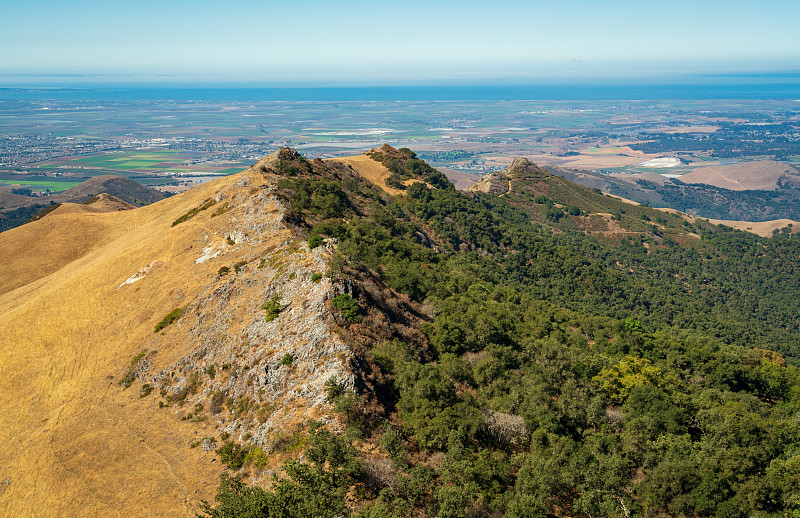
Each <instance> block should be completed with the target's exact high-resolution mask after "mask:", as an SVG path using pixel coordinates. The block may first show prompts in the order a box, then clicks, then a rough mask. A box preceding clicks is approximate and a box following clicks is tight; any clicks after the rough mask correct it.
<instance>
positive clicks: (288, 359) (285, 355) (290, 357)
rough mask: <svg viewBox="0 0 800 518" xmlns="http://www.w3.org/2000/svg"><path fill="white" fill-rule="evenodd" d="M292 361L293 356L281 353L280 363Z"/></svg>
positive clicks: (289, 363) (290, 362)
mask: <svg viewBox="0 0 800 518" xmlns="http://www.w3.org/2000/svg"><path fill="white" fill-rule="evenodd" d="M293 361H294V356H292V355H291V354H290V353H286V354H284V355H283V358H281V365H291V364H292V362H293Z"/></svg>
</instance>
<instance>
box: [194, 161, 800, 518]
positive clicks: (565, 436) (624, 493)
mask: <svg viewBox="0 0 800 518" xmlns="http://www.w3.org/2000/svg"><path fill="white" fill-rule="evenodd" d="M383 153H384V154H383V155H382V156H380V157H378V158H380V159H382V160H392V161H394V169H393V171H395V174H397V175H398V176H399V177H402V178H404V177H407V176H410V175H414V174H418V173H419V172H421V177H422V178H424V179H426V180H427V181H428V183H429V184H432V185H436V184H434V183H433V182H432V181H431V179H434V180H435V179H436V176H434V175H431V173H430V172H429V171H428V170H427V169H425V168H423V167H422V166H419V165H417V164H416V162H417V161H418V160H417V159H416V157H415V155H414V154H413V153H412V152H410V151H408V150H398V151H396V152H395V151H394V150H391V151H386V150H384V152H383ZM386 155H388V156H386ZM296 162H297V163H296V164H288V165H286V166H285V167H281V168H280V169H281V170H282V171H290V172H291V173H290V174H286V175H285V178H284V179H282V180H281V181H280V183H279V187H280V192H281V193H282V194H283V195H284V196H286V198H287V200H288V202H289V204H290V206H291V209H292V213H293V215H292V217H291V220H292V221H294V222H295V223H296V224H297V225H299V226H300V231H301V232H307V233H308V235H309V236H310V238H311V239H318V238H315V237H314V236H327V237H335V238H337V239H338V240H339V245H338V251H337V256H336V257H335V259H334V261H333V262H332V267H331V271H330V272H329V275H331V276H332V277H337V276H342V275H348V276H352V277H354V278H356V279H357V278H358V276H359V272H365V271H369V272H371V273H370V275H374V276H377V277H379V278H380V279H381V280H382V282H384V283H386V284H387V285H388V286H390V287H391V288H393V289H395V290H397V291H398V292H400V293H403V294H405V295H406V296H407V297H408V298H409V299H410V300H412V301H416V302H417V303H419V304H420V305H421V306H420V307H424V308H426V313H427V314H428V315H429V318H428V320H427V321H426V322H424V323H423V324H422V325H421V331H422V332H423V333H424V335H425V339H426V341H427V344H428V346H427V348H414V347H412V346H411V345H410V344H407V343H403V342H402V341H400V340H397V339H395V340H389V341H386V342H383V343H381V344H379V345H377V346H375V347H373V348H372V349H371V350H370V351H369V352H368V353H367V357H366V358H365V362H368V363H370V364H372V365H375V366H376V369H378V370H379V372H380V376H379V377H377V378H376V379H378V380H379V385H380V386H379V387H377V390H375V392H374V393H372V394H366V393H364V394H355V393H350V392H348V391H346V390H343V389H341V388H340V387H339V386H338V385H337V383H336V380H329V384H328V386H329V398H330V401H331V403H332V404H333V405H334V408H335V409H336V411H337V412H339V413H340V414H341V416H342V420H343V422H346V423H347V431H346V432H345V433H344V434H342V435H334V434H332V433H330V432H328V431H326V430H325V429H324V428H322V427H320V426H319V425H317V424H315V423H310V424H309V430H308V432H309V439H308V442H307V449H306V452H305V459H304V461H303V462H290V463H288V464H287V465H286V466H285V467H284V470H285V474H286V476H283V477H279V478H277V479H276V480H275V483H274V484H272V486H270V488H269V489H268V490H264V489H261V488H259V487H255V486H253V487H251V486H248V485H247V484H246V483H245V482H244V481H243V479H242V477H241V474H242V472H243V470H244V471H246V470H248V469H254V467H253V466H249V467H248V466H247V465H246V463H245V465H244V467H243V468H242V467H241V466H242V464H237V465H236V466H234V467H235V468H236V469H232V471H234V473H233V474H232V475H226V476H224V477H223V479H222V482H221V484H220V488H219V493H218V495H217V499H216V501H215V502H213V503H209V504H207V505H206V507H205V509H204V512H203V514H204V515H205V516H213V517H220V518H221V517H232V516H244V517H257V516H276V517H278V516H279V517H295V516H298V517H299V516H324V517H334V516H358V517H364V518H383V517H395V516H397V517H400V516H431V517H433V516H436V517H478V516H485V517H495V516H498V517H499V516H511V517H544V516H587V517H591V516H731V517H735V516H737V517H738V516H741V517H744V516H781V517H782V516H797V515H800V419H798V417H797V416H798V415H800V414H798V412H799V411H800V379H799V378H798V371H797V367H796V365H797V363H798V359H800V348H799V347H798V345H800V341H798V338H799V337H800V327H799V326H800V317H799V315H800V297H798V293H800V238H798V237H797V236H796V235H793V234H791V233H790V232H788V230H786V231H784V232H781V233H779V234H778V235H776V236H774V237H772V238H770V239H765V238H761V237H758V236H755V235H752V234H748V233H743V232H740V231H735V230H732V229H729V228H725V227H715V226H712V225H708V224H697V225H689V224H688V223H686V222H684V221H683V220H682V219H681V218H678V217H676V216H672V215H668V214H664V213H662V212H659V211H656V210H653V209H650V208H648V207H644V206H631V205H624V206H623V205H621V204H620V203H619V202H618V201H616V200H614V199H612V198H609V197H607V196H604V195H602V194H599V193H597V192H595V191H592V190H590V189H587V188H584V187H581V186H578V185H576V184H572V183H570V182H567V181H565V180H563V179H562V178H559V177H557V176H554V175H551V174H549V173H547V172H546V171H543V170H540V169H538V168H527V169H522V170H519V171H512V172H511V175H512V188H511V190H510V191H509V193H507V194H506V195H504V196H502V197H497V196H492V195H487V194H481V193H478V194H474V195H473V194H465V193H462V192H458V191H456V190H455V189H452V188H448V186H445V185H442V186H441V188H429V187H427V186H426V185H425V184H422V183H413V184H411V185H410V186H409V187H408V188H407V190H406V194H405V195H402V196H396V197H389V196H387V195H385V194H384V193H382V192H381V191H379V190H378V189H377V188H375V187H374V186H372V185H370V184H368V183H366V182H363V181H361V180H360V179H359V178H358V177H356V176H353V175H351V176H348V175H346V174H344V173H342V171H335V172H332V171H330V170H328V169H327V168H326V167H325V166H324V165H323V164H322V162H320V161H314V162H305V161H304V160H303V159H302V158H300V157H298V158H297V159H296ZM597 213H610V214H612V219H613V221H614V222H615V223H616V224H617V225H619V228H620V229H622V230H621V231H620V232H618V233H617V234H616V235H614V236H611V237H609V236H608V235H606V234H597V233H593V232H592V229H593V228H595V227H594V226H593V225H596V224H597V222H598V219H597V216H596V214H597ZM354 297H355V298H354V299H353V300H352V301H350V300H348V301H344V302H343V303H342V304H341V307H346V308H347V311H349V312H350V313H351V314H353V315H356V316H358V309H359V306H360V305H361V306H364V305H366V304H367V300H368V299H367V298H366V297H365V296H364V295H363V294H359V293H358V292H355V293H354ZM337 307H339V306H338V305H337ZM347 321H348V324H346V325H347V326H350V327H351V328H352V330H354V331H355V330H356V329H357V327H358V326H359V325H362V324H360V323H359V322H360V319H358V318H354V319H350V318H349V317H348V318H347ZM376 398H377V399H379V403H380V405H375V404H370V402H372V403H374V400H375V399H376ZM375 408H378V409H382V410H377V411H376V410H374V409H375ZM366 444H371V445H377V448H378V451H379V453H378V454H375V453H372V454H368V453H365V452H367V451H370V450H369V448H365V447H364V445H366Z"/></svg>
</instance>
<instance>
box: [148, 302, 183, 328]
mask: <svg viewBox="0 0 800 518" xmlns="http://www.w3.org/2000/svg"><path fill="white" fill-rule="evenodd" d="M182 313H183V310H182V309H181V308H175V309H173V310H172V311H170V312H169V313H167V316H165V317H164V318H162V319H161V322H159V323H158V324H156V328H155V330H154V331H153V332H154V333H158V332H159V331H161V330H162V329H164V328H165V327H167V326H168V325H171V324H174V323H175V321H176V320H178V319H179V318H180V317H181V314H182Z"/></svg>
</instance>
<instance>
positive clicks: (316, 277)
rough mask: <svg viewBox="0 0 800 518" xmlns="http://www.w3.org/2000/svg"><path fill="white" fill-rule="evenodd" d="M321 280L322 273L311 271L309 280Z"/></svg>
mask: <svg viewBox="0 0 800 518" xmlns="http://www.w3.org/2000/svg"><path fill="white" fill-rule="evenodd" d="M321 280H322V274H321V273H312V274H311V282H319V281H321Z"/></svg>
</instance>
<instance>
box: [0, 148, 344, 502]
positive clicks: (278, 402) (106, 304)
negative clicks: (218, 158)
mask: <svg viewBox="0 0 800 518" xmlns="http://www.w3.org/2000/svg"><path fill="white" fill-rule="evenodd" d="M275 160H276V158H275V157H274V156H273V157H269V158H268V159H265V160H264V161H262V162H260V163H259V164H257V166H254V167H253V168H251V169H250V170H248V171H246V172H243V173H241V174H238V175H234V176H231V177H226V178H222V179H219V180H216V181H213V182H209V183H208V184H205V185H202V186H199V187H197V188H195V189H192V190H190V191H187V192H186V193H183V194H181V195H178V196H175V197H172V198H168V199H166V200H163V201H161V202H158V203H156V204H153V205H149V206H146V207H143V208H139V209H135V210H126V211H113V212H87V211H84V210H80V211H73V212H70V211H62V213H53V214H50V215H48V216H46V217H45V218H43V219H42V220H40V221H36V222H32V223H29V224H27V225H24V226H22V227H19V228H17V229H13V230H11V231H9V232H6V233H3V234H0V261H1V262H2V264H3V265H4V268H3V273H2V279H0V293H1V294H0V399H1V400H2V401H3V411H2V412H1V413H0V482H2V481H4V480H6V479H7V480H8V484H7V485H4V487H5V491H3V492H2V493H0V516H14V517H25V516H31V517H33V516H36V517H39V516H123V515H125V516H127V515H138V516H193V515H194V513H195V512H196V511H197V509H198V505H199V502H200V500H201V499H206V500H211V499H212V498H213V495H214V493H215V490H216V487H217V483H218V475H219V473H220V471H221V469H222V468H221V466H220V464H219V462H218V461H217V455H216V454H215V453H214V452H213V451H204V449H203V448H202V447H199V446H197V444H198V443H199V442H200V441H201V439H202V438H204V437H212V438H214V439H216V442H217V444H218V445H219V437H220V434H221V432H223V431H224V432H227V433H229V434H230V435H231V437H232V438H234V439H240V440H241V439H242V437H244V436H246V435H250V436H252V439H251V441H252V442H253V443H254V444H257V445H259V446H261V447H262V448H263V449H264V451H266V452H268V453H272V454H274V455H276V456H279V455H280V454H281V451H283V450H281V445H282V444H285V443H286V438H287V437H289V436H291V434H293V433H295V431H296V429H297V427H298V425H299V423H300V422H301V421H303V420H305V419H306V418H309V417H312V418H320V417H323V418H324V417H325V416H326V415H327V412H328V410H329V408H328V406H327V403H326V400H325V396H324V387H323V384H324V382H325V381H326V380H327V379H328V378H329V377H332V376H335V377H337V379H339V380H340V381H341V382H343V383H344V384H345V385H351V386H352V384H353V382H354V375H353V373H352V372H351V371H350V370H349V367H348V365H349V363H350V361H351V359H352V352H351V351H350V350H349V349H348V348H347V347H346V346H345V345H344V344H343V343H342V342H341V341H340V339H339V338H338V336H337V335H336V334H335V333H331V332H330V325H331V321H332V319H333V317H332V316H331V315H330V313H328V312H327V311H326V300H327V298H329V297H330V296H331V295H332V294H335V293H337V292H338V291H337V290H342V289H345V288H343V287H342V286H341V285H336V284H332V283H331V282H330V281H328V280H327V279H326V278H324V277H323V278H322V279H319V276H317V275H315V274H319V273H324V272H325V269H326V267H327V261H328V259H329V257H330V255H331V253H332V252H333V246H332V245H331V244H330V243H326V244H324V245H323V246H320V247H317V248H315V249H313V250H310V249H309V247H308V243H307V242H306V241H305V240H303V239H301V238H299V237H298V235H296V234H295V233H294V232H293V231H292V230H290V229H289V228H287V226H286V225H285V224H284V213H285V210H286V209H285V207H284V205H283V203H282V201H281V200H280V198H279V197H278V196H276V193H275V189H276V185H275V183H276V179H275V176H274V175H273V174H272V172H274V170H273V169H271V165H272V164H274V162H275ZM182 217H185V220H184V221H183V222H181V223H178V224H176V225H174V226H173V225H172V223H173V222H174V221H177V220H179V219H180V218H182ZM225 268H228V269H229V270H228V271H227V273H226V271H225ZM278 296H281V297H282V298H281V301H280V307H281V309H282V310H281V311H280V313H278V315H277V318H275V319H274V320H272V321H269V322H268V321H267V319H266V318H265V311H264V310H263V309H262V305H263V304H264V302H265V301H267V300H269V299H271V298H273V297H275V298H276V299H277V297H278ZM175 308H182V316H181V317H180V318H178V319H177V321H175V322H174V323H173V324H171V325H168V326H166V327H165V328H164V329H163V330H161V331H159V332H157V333H156V332H154V327H155V326H156V324H157V323H158V322H159V321H161V320H162V318H163V317H164V316H165V315H167V314H168V313H170V311H171V310H173V309H175ZM287 355H288V356H290V357H291V361H290V362H288V363H287V362H286V361H285V358H287ZM282 360H283V361H282ZM123 379H127V381H129V382H130V384H131V385H130V387H129V388H127V389H125V388H124V387H123V386H122V385H121V384H120V382H121V381H122V380H123ZM148 387H153V391H152V392H151V393H149V394H148V393H147V388H148ZM193 445H194V446H196V447H192V446H193ZM206 449H208V448H206ZM286 454H287V453H284V455H286ZM256 475H257V474H256Z"/></svg>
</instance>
